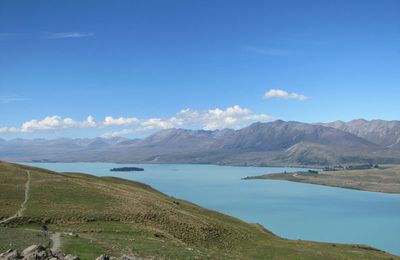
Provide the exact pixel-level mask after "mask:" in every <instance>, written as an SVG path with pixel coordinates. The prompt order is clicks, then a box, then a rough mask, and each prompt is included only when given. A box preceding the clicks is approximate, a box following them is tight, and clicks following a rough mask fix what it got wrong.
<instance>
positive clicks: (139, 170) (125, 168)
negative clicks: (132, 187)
mask: <svg viewBox="0 0 400 260" xmlns="http://www.w3.org/2000/svg"><path fill="white" fill-rule="evenodd" d="M110 171H112V172H142V171H144V169H143V168H139V167H120V168H112V169H111V170H110Z"/></svg>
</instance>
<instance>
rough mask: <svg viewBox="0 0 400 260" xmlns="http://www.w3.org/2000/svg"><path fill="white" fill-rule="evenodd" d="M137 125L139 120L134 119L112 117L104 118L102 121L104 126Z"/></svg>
mask: <svg viewBox="0 0 400 260" xmlns="http://www.w3.org/2000/svg"><path fill="white" fill-rule="evenodd" d="M137 123H139V119H137V118H136V117H119V118H113V117H112V116H106V117H105V118H104V121H103V125H104V126H121V125H134V124H137Z"/></svg>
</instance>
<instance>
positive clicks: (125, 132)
mask: <svg viewBox="0 0 400 260" xmlns="http://www.w3.org/2000/svg"><path fill="white" fill-rule="evenodd" d="M134 132H136V130H135V129H122V130H120V131H111V132H107V133H104V134H102V135H101V137H104V138H112V137H121V136H126V135H130V134H132V133H134Z"/></svg>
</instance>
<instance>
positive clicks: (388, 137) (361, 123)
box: [321, 119, 400, 149]
mask: <svg viewBox="0 0 400 260" xmlns="http://www.w3.org/2000/svg"><path fill="white" fill-rule="evenodd" d="M321 125H323V126H330V127H333V128H336V129H339V130H342V131H345V132H348V133H351V134H354V135H356V136H358V137H361V138H364V139H365V140H368V141H370V142H372V143H375V144H378V145H382V146H385V147H388V148H395V149H400V145H399V143H400V121H385V120H371V121H367V120H365V119H356V120H352V121H349V122H343V121H335V122H332V123H327V124H321Z"/></svg>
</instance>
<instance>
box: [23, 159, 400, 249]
mask: <svg viewBox="0 0 400 260" xmlns="http://www.w3.org/2000/svg"><path fill="white" fill-rule="evenodd" d="M26 164H27V165H32V166H37V167H42V168H46V169H50V170H54V171H59V172H84V173H90V174H93V175H97V176H117V177H121V178H124V179H130V180H135V181H139V182H143V183H146V184H149V185H151V186H152V187H153V188H155V189H158V190H160V191H161V192H163V193H166V194H168V195H170V196H173V197H177V198H181V199H185V200H188V201H191V202H194V203H196V204H198V205H200V206H203V207H206V208H209V209H213V210H217V211H219V212H223V213H226V214H229V215H231V216H235V217H238V218H240V219H242V220H244V221H247V222H250V223H260V224H262V225H263V226H264V227H265V228H267V229H269V230H270V231H272V232H273V233H275V234H277V235H279V236H281V237H284V238H289V239H302V240H313V241H324V242H335V243H357V244H367V245H371V246H374V247H377V248H379V249H382V250H385V251H388V252H390V253H393V254H396V255H400V195H394V194H384V193H376V192H365V191H356V190H349V189H341V188H332V187H326V186H319V185H312V184H303V183H293V182H288V181H275V180H241V178H243V177H246V176H251V175H260V174H264V173H275V172H282V171H288V172H289V171H296V170H299V169H296V168H275V167H233V166H216V165H186V164H150V165H147V164H145V165H143V164H112V163H26ZM124 166H137V167H142V168H144V169H145V170H144V171H143V172H110V169H111V168H114V167H124Z"/></svg>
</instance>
